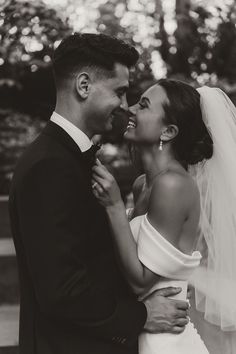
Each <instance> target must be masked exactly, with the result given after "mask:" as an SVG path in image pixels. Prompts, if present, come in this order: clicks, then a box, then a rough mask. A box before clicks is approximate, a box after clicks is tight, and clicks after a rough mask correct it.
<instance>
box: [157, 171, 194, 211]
mask: <svg viewBox="0 0 236 354" xmlns="http://www.w3.org/2000/svg"><path fill="white" fill-rule="evenodd" d="M196 198H199V192H198V187H197V185H196V183H195V181H194V180H193V179H192V177H191V176H190V175H189V174H188V173H187V172H184V173H183V172H179V171H176V170H172V171H171V170H170V171H168V172H166V173H165V174H163V175H161V176H160V177H159V178H157V179H156V180H155V182H154V184H153V187H152V191H151V197H150V206H152V207H155V206H156V207H158V206H159V205H161V207H165V206H166V207H168V208H170V207H178V208H179V209H183V210H184V209H185V208H187V209H188V210H189V208H190V207H191V205H192V204H193V203H194V202H195V201H196Z"/></svg>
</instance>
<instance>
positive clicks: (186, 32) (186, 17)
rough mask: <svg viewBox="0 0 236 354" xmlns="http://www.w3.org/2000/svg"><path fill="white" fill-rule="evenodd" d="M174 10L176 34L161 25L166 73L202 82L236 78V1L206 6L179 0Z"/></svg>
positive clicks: (233, 79) (161, 51) (230, 80)
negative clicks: (168, 31)
mask: <svg viewBox="0 0 236 354" xmlns="http://www.w3.org/2000/svg"><path fill="white" fill-rule="evenodd" d="M175 13H176V24H177V26H176V30H175V31H174V32H173V34H168V33H167V32H166V31H165V28H164V26H163V27H162V45H161V49H160V53H161V55H162V58H163V60H165V62H166V64H167V69H168V72H167V75H168V76H179V77H182V78H183V79H186V80H187V81H198V83H200V84H204V83H211V82H212V84H216V83H217V80H218V79H224V80H227V81H228V82H233V81H235V79H236V67H235V65H234V64H233V63H235V61H236V50H235V44H236V27H235V22H236V21H235V19H236V16H235V3H234V2H232V3H231V4H230V3H227V4H224V6H223V7H213V6H209V7H208V6H205V7H203V6H199V5H198V4H197V3H196V4H195V5H194V2H193V1H190V0H176V8H175Z"/></svg>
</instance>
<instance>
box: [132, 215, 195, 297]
mask: <svg viewBox="0 0 236 354" xmlns="http://www.w3.org/2000/svg"><path fill="white" fill-rule="evenodd" d="M130 227H131V230H132V234H133V236H134V239H135V241H136V243H137V247H138V257H139V259H140V261H141V262H142V263H143V264H144V265H145V266H146V267H147V268H148V269H150V270H151V271H152V272H154V273H156V274H158V275H160V276H161V277H162V278H161V280H160V281H158V283H157V284H156V285H155V286H154V287H153V288H152V289H151V290H150V292H151V291H153V290H155V289H157V288H162V287H166V286H176V287H181V288H182V292H181V293H180V296H178V297H177V298H179V299H186V293H187V280H188V278H189V277H190V276H191V275H192V273H193V271H194V270H195V269H196V268H197V267H198V266H199V264H200V260H201V254H200V252H198V251H194V252H193V253H192V255H188V254H185V253H183V252H181V251H180V250H178V249H177V248H176V247H174V246H173V245H172V244H171V243H170V242H169V241H167V240H166V239H165V238H164V237H163V236H162V235H161V234H160V233H159V232H158V231H157V230H156V229H155V228H154V227H153V226H152V225H151V223H150V222H149V220H148V217H147V214H145V215H140V216H137V217H135V218H134V219H132V220H131V221H130Z"/></svg>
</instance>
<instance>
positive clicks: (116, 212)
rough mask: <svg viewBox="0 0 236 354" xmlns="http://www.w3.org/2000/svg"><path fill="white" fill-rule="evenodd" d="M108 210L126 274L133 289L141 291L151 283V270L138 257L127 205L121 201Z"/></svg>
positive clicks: (117, 248)
mask: <svg viewBox="0 0 236 354" xmlns="http://www.w3.org/2000/svg"><path fill="white" fill-rule="evenodd" d="M106 211H107V215H108V218H109V222H110V226H111V229H112V235H113V238H114V242H115V246H116V250H117V252H118V257H119V261H120V264H121V267H122V269H123V272H124V275H125V277H126V278H127V281H128V282H129V284H130V286H131V287H132V288H133V290H134V291H135V292H136V293H141V292H142V290H144V288H146V287H148V285H149V283H150V276H148V273H149V272H150V271H149V270H148V269H147V268H145V267H144V266H143V264H142V263H141V262H140V260H139V258H138V252H137V245H136V242H135V240H134V238H133V235H132V232H131V229H130V225H129V222H128V220H127V216H126V211H125V206H124V204H123V202H122V201H121V202H119V203H117V204H116V205H112V206H108V207H107V208H106ZM150 273H151V272H150ZM149 275H150V274H149Z"/></svg>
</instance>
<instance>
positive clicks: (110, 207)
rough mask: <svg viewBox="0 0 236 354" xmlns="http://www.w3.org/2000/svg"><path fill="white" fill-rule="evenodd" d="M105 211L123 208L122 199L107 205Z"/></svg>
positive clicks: (110, 211)
mask: <svg viewBox="0 0 236 354" xmlns="http://www.w3.org/2000/svg"><path fill="white" fill-rule="evenodd" d="M105 208H106V211H107V213H111V214H112V213H117V212H118V211H121V210H125V205H124V202H123V200H122V199H120V200H117V201H116V202H115V203H113V204H110V205H107V206H106V207H105Z"/></svg>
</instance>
